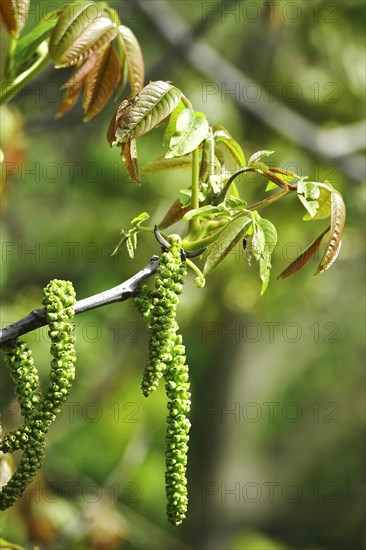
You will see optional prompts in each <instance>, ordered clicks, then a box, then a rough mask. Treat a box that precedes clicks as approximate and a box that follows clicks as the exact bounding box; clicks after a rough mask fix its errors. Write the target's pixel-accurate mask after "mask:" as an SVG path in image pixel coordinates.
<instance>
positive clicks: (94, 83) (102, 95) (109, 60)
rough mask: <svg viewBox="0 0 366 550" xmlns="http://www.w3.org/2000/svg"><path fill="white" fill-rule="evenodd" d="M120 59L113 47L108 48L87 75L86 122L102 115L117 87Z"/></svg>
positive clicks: (84, 104) (84, 102)
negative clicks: (99, 114)
mask: <svg viewBox="0 0 366 550" xmlns="http://www.w3.org/2000/svg"><path fill="white" fill-rule="evenodd" d="M119 71H120V65H119V59H118V55H117V53H116V50H115V49H114V47H113V46H112V44H111V45H110V46H108V47H107V49H106V50H104V52H103V53H102V54H100V55H99V56H98V58H97V60H96V62H95V63H94V66H93V68H92V69H91V71H89V72H88V73H87V76H86V79H85V90H84V100H83V109H84V113H85V115H84V122H88V121H89V120H91V119H92V118H93V117H95V115H97V114H98V113H100V112H101V111H102V110H103V109H104V107H105V106H106V104H107V103H108V100H109V99H110V97H111V95H112V94H113V90H114V88H115V87H116V84H117V82H118V78H119Z"/></svg>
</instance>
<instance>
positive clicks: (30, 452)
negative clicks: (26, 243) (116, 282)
mask: <svg viewBox="0 0 366 550" xmlns="http://www.w3.org/2000/svg"><path fill="white" fill-rule="evenodd" d="M43 304H44V305H45V306H46V310H47V317H48V321H49V331H48V334H49V337H50V340H51V354H52V356H53V360H52V362H51V374H50V381H49V383H48V385H47V388H46V391H45V392H44V394H42V393H41V392H40V389H39V381H38V374H37V370H36V368H35V366H34V363H33V359H32V355H31V351H30V350H29V349H28V347H27V346H26V344H25V343H24V342H21V341H17V342H15V343H14V344H13V346H11V347H10V348H9V349H8V350H7V352H6V355H5V360H6V363H7V365H8V366H9V367H10V369H11V371H12V379H13V381H14V385H15V392H16V394H17V396H18V400H19V404H20V408H21V413H22V417H23V425H22V426H21V427H20V428H18V429H17V430H15V431H13V432H10V433H8V434H6V435H5V437H4V438H3V439H2V441H1V443H0V451H3V452H5V453H6V452H13V451H14V450H17V449H20V450H23V456H22V458H21V460H20V462H19V464H18V467H17V469H16V471H15V473H14V474H13V475H12V477H11V478H10V480H9V481H8V482H7V483H6V485H4V487H2V490H1V493H0V509H1V510H5V509H6V508H8V507H9V506H11V505H12V504H13V503H14V501H15V500H16V499H17V498H19V497H20V496H21V495H22V493H23V492H24V490H25V489H26V487H27V486H28V485H29V483H30V482H31V481H32V479H33V477H34V475H35V474H36V472H37V470H38V469H39V467H40V466H41V462H42V459H43V456H44V449H45V436H46V433H47V432H48V429H49V427H50V425H51V423H52V422H53V421H54V420H55V418H56V415H57V413H58V412H60V410H61V406H62V404H63V403H64V402H65V401H66V399H67V396H68V394H69V391H70V388H71V383H72V380H73V379H74V377H75V361H76V355H75V338H74V336H73V330H74V326H73V324H72V323H71V319H72V317H73V316H74V310H73V306H74V304H75V291H74V288H73V286H72V283H71V282H69V281H59V280H57V279H55V280H53V281H51V282H50V283H49V284H48V285H47V287H46V288H45V289H44V300H43Z"/></svg>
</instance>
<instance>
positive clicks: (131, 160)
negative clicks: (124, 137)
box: [122, 139, 140, 183]
mask: <svg viewBox="0 0 366 550" xmlns="http://www.w3.org/2000/svg"><path fill="white" fill-rule="evenodd" d="M122 160H123V162H124V164H125V166H126V168H127V170H128V173H129V174H130V176H131V178H132V179H133V180H134V181H136V182H137V183H140V180H139V172H138V167H137V151H136V140H135V139H131V140H130V141H126V143H124V144H123V153H122Z"/></svg>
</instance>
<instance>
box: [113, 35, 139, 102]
mask: <svg viewBox="0 0 366 550" xmlns="http://www.w3.org/2000/svg"><path fill="white" fill-rule="evenodd" d="M118 39H119V41H120V43H121V46H122V49H123V52H124V62H125V63H126V64H127V68H128V76H129V80H130V88H131V94H136V93H137V92H138V91H139V90H141V88H143V87H144V78H145V70H144V59H143V57H142V52H141V48H140V45H139V43H138V41H137V39H136V37H135V35H134V34H133V32H132V31H131V29H129V28H128V27H125V26H124V25H120V26H119V27H118ZM120 92H122V90H121V88H120Z"/></svg>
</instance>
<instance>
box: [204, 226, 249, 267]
mask: <svg viewBox="0 0 366 550" xmlns="http://www.w3.org/2000/svg"><path fill="white" fill-rule="evenodd" d="M251 223H252V219H251V218H249V217H248V216H245V215H242V216H238V217H237V218H235V219H233V220H231V221H230V222H229V223H228V224H227V225H226V226H225V227H224V228H223V229H222V231H221V233H220V236H219V238H218V239H217V241H216V242H215V244H214V245H213V246H212V248H210V249H209V251H208V257H207V260H206V263H205V267H204V269H203V275H204V276H205V277H206V276H207V275H209V274H210V273H211V272H212V271H213V270H214V269H215V267H216V266H217V265H218V264H219V263H220V262H221V261H222V260H223V259H224V258H225V257H226V256H227V255H228V253H229V252H230V250H232V248H233V247H234V246H235V245H236V244H237V243H238V242H239V241H240V239H241V238H242V237H243V235H244V234H245V232H246V231H247V230H248V228H249V226H250V224H251Z"/></svg>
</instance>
